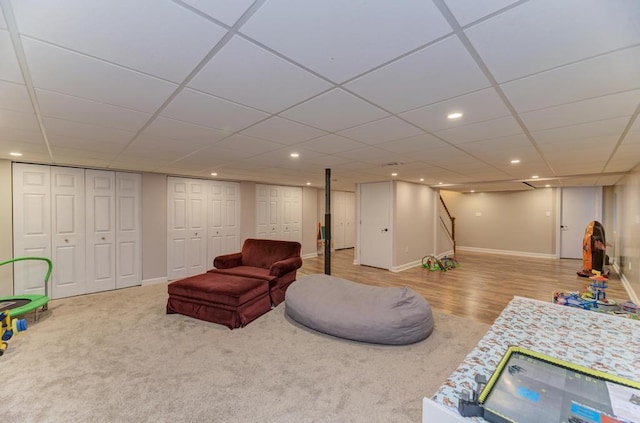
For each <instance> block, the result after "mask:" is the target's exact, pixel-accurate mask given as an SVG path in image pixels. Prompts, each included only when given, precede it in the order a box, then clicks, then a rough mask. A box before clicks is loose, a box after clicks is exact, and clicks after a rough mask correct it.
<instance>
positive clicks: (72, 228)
mask: <svg viewBox="0 0 640 423" xmlns="http://www.w3.org/2000/svg"><path fill="white" fill-rule="evenodd" d="M85 204H86V201H85V171H84V169H76V168H68V167H57V166H53V167H51V233H52V239H51V247H52V248H51V251H52V257H51V260H52V261H53V263H54V266H55V267H54V272H53V274H52V278H51V283H52V290H51V297H52V298H65V297H71V296H74V295H82V294H85V293H86V292H87V284H86V274H85V256H86V235H85V231H86V225H85Z"/></svg>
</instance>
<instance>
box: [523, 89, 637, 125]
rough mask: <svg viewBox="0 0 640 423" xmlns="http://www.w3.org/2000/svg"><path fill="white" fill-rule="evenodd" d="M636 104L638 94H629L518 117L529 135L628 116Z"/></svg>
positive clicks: (615, 95) (542, 110) (550, 108)
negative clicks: (528, 131) (529, 132)
mask: <svg viewBox="0 0 640 423" xmlns="http://www.w3.org/2000/svg"><path fill="white" fill-rule="evenodd" d="M638 104H640V90H632V91H627V92H623V93H618V94H612V95H607V96H603V97H597V98H592V99H589V100H583V101H577V102H575V103H568V104H561V105H559V106H554V107H548V108H546V109H540V110H535V111H532V112H527V113H522V114H520V117H521V118H522V120H523V121H524V123H525V125H526V126H527V128H528V129H529V130H530V131H538V130H542V129H549V128H556V127H560V126H568V125H575V124H579V123H586V122H590V121H594V120H602V119H608V118H614V117H619V116H631V115H632V114H633V113H634V112H635V109H636V107H637V106H638Z"/></svg>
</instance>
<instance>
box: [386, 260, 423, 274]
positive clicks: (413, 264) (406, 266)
mask: <svg viewBox="0 0 640 423" xmlns="http://www.w3.org/2000/svg"><path fill="white" fill-rule="evenodd" d="M420 265H422V260H416V261H412V262H409V263H405V264H402V265H400V266H391V268H390V269H389V271H390V272H394V273H398V272H402V271H403V270H407V269H411V268H412V267H417V266H420Z"/></svg>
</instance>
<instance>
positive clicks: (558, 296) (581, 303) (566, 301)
mask: <svg viewBox="0 0 640 423" xmlns="http://www.w3.org/2000/svg"><path fill="white" fill-rule="evenodd" d="M553 302H554V303H555V304H559V305H566V306H570V307H579V308H582V309H584V310H591V309H592V308H597V307H598V302H597V301H596V300H590V299H585V298H582V297H581V296H580V294H579V293H578V292H554V293H553Z"/></svg>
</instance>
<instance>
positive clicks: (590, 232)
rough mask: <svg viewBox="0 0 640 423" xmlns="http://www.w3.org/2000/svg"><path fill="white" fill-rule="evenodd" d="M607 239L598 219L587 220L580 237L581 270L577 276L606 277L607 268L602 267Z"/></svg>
mask: <svg viewBox="0 0 640 423" xmlns="http://www.w3.org/2000/svg"><path fill="white" fill-rule="evenodd" d="M606 245H607V241H606V238H605V234H604V227H603V226H602V224H601V223H600V222H598V221H595V220H594V221H592V222H589V224H588V225H587V227H586V229H585V230H584V238H583V239H582V270H580V271H578V272H577V273H578V276H582V277H585V278H588V277H590V276H593V275H594V274H597V275H602V276H604V277H607V276H608V274H609V270H608V269H606V268H605V267H604V264H605V261H606V260H605V258H606V254H605V251H606Z"/></svg>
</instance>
